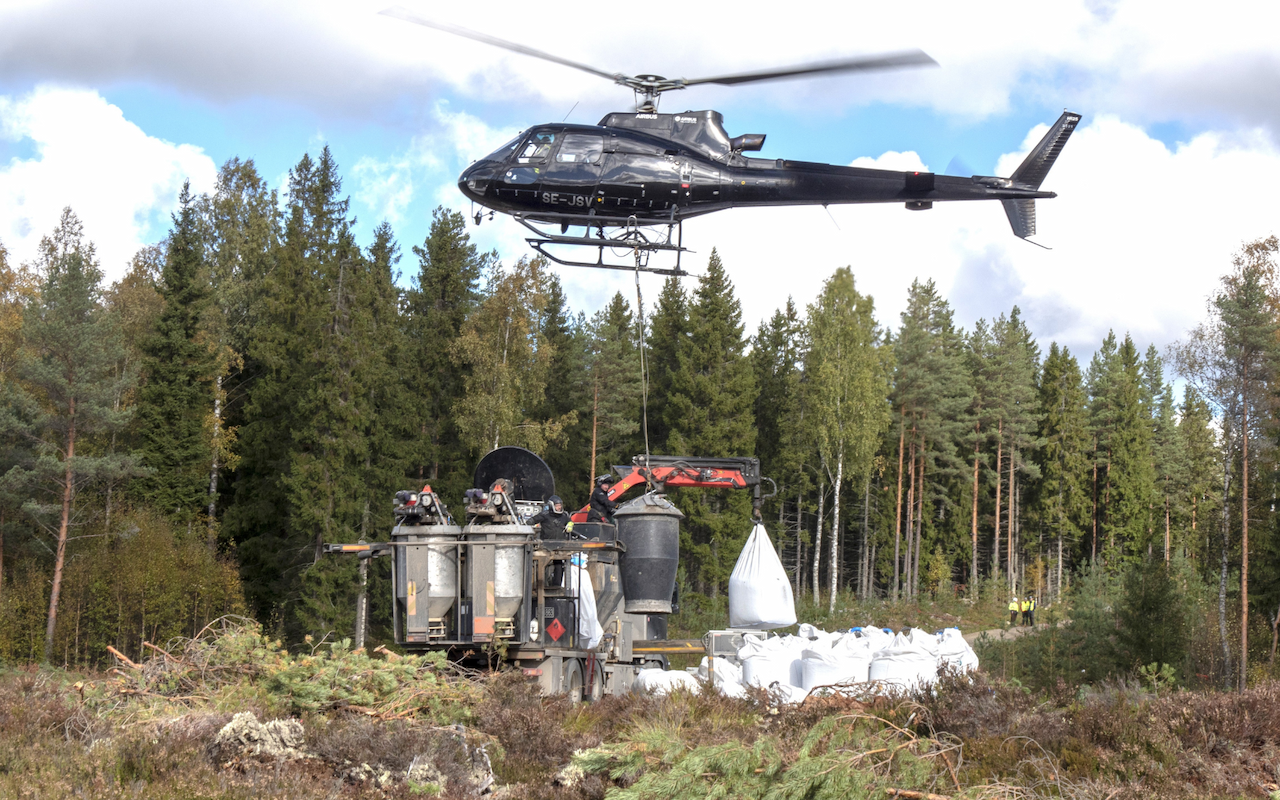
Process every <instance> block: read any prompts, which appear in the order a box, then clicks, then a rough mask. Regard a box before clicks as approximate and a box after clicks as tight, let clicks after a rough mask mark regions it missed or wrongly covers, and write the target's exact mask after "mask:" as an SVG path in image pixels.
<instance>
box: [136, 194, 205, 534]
mask: <svg viewBox="0 0 1280 800" xmlns="http://www.w3.org/2000/svg"><path fill="white" fill-rule="evenodd" d="M179 203H180V206H179V210H178V213H177V214H176V215H174V217H173V230H172V231H171V232H170V234H169V245H168V248H167V253H166V257H165V262H164V271H163V272H162V274H161V281H160V295H161V297H162V298H163V301H164V306H163V310H162V311H161V313H160V318H159V319H158V320H157V321H156V325H155V329H154V331H152V332H151V334H150V335H149V336H148V337H147V338H146V339H145V340H144V342H143V345H142V352H143V363H142V369H143V373H144V375H145V376H146V378H145V382H144V383H143V384H142V386H141V388H140V389H139V390H138V407H137V413H136V416H135V419H136V429H137V431H138V436H139V448H138V458H139V461H140V462H141V463H142V465H143V466H144V467H146V468H147V470H148V474H147V475H146V476H145V477H144V478H142V479H141V480H139V481H137V482H135V484H134V488H135V491H136V492H137V493H138V495H139V496H140V497H141V498H142V499H143V500H145V501H146V502H147V503H148V504H150V505H152V506H154V507H155V508H156V509H158V510H159V511H160V512H161V513H164V514H167V515H169V516H170V517H171V518H172V519H173V520H174V521H176V522H179V523H188V522H190V521H192V520H193V519H195V518H196V517H198V516H199V515H200V513H201V512H202V511H203V510H204V507H205V504H206V501H207V496H208V481H209V472H208V470H209V459H210V458H211V456H212V453H211V452H210V441H209V436H208V435H207V434H206V432H205V428H206V424H207V423H208V418H209V415H210V414H211V413H212V412H213V391H212V386H213V380H214V376H215V371H216V362H215V360H214V352H213V350H212V349H211V348H210V346H209V345H210V342H209V340H208V338H207V336H206V335H205V333H206V332H205V322H206V321H207V314H208V311H207V308H208V304H209V287H208V282H207V278H206V266H205V263H204V243H203V242H202V241H201V239H200V235H199V230H198V226H197V219H196V208H195V205H194V201H193V199H192V197H191V191H190V186H189V185H184V186H183V188H182V195H181V197H180V199H179Z"/></svg>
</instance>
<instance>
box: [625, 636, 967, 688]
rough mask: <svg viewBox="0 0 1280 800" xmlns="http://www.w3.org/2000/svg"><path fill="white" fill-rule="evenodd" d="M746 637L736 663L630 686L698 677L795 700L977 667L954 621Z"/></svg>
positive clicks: (929, 679) (904, 684)
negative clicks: (950, 624) (943, 625)
mask: <svg viewBox="0 0 1280 800" xmlns="http://www.w3.org/2000/svg"><path fill="white" fill-rule="evenodd" d="M745 640H746V643H745V644H744V645H743V646H742V648H741V649H739V650H738V658H737V661H738V663H737V664H735V663H733V661H732V660H730V659H725V658H717V659H715V660H714V662H711V661H710V660H709V659H706V658H704V659H702V666H700V667H698V669H697V670H696V671H690V672H679V671H665V672H664V671H663V670H657V669H653V670H644V671H642V672H641V673H640V674H639V676H638V677H637V678H636V681H635V683H634V684H633V689H634V690H635V691H645V692H649V693H652V694H667V693H669V692H671V691H674V690H676V689H688V690H696V688H697V686H698V681H702V682H710V683H711V684H712V685H713V686H715V688H716V689H717V690H719V691H720V692H721V693H722V694H725V695H727V696H730V697H739V696H742V695H743V694H744V693H745V687H747V686H756V687H760V688H763V689H768V690H769V691H770V692H772V693H773V695H774V696H775V697H776V698H777V699H778V700H779V701H780V702H784V703H785V702H799V701H800V700H803V699H804V698H805V697H807V696H808V695H809V693H810V692H814V691H818V692H838V691H842V690H854V691H859V692H862V691H870V692H876V691H887V690H890V689H900V690H906V691H910V690H913V689H917V688H923V687H927V686H930V685H932V684H933V683H934V682H935V681H936V680H937V679H938V671H939V670H940V669H941V668H943V667H946V668H949V669H953V670H959V671H961V672H964V671H968V670H974V669H977V668H978V655H977V654H976V653H975V652H974V651H973V648H972V647H970V646H969V643H968V642H966V641H965V640H964V637H963V636H962V635H961V633H960V629H959V628H947V629H946V630H944V631H941V632H939V633H937V634H931V633H926V632H925V631H923V630H921V629H919V628H913V629H910V630H906V631H903V632H901V633H897V634H893V633H891V632H888V631H885V630H881V629H880V628H873V627H863V628H853V629H851V630H849V631H847V632H838V631H837V632H832V633H828V632H827V631H823V630H819V629H818V628H816V627H814V626H812V625H807V624H806V625H801V626H800V633H799V635H791V634H787V635H784V636H768V635H767V634H764V633H760V634H755V633H748V634H746V636H745ZM695 676H696V680H695Z"/></svg>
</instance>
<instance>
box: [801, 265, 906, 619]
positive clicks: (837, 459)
mask: <svg viewBox="0 0 1280 800" xmlns="http://www.w3.org/2000/svg"><path fill="white" fill-rule="evenodd" d="M808 325H809V341H810V347H809V352H808V357H809V362H808V363H807V364H806V372H807V373H808V374H809V381H810V386H809V392H810V395H811V398H812V404H811V407H812V411H813V414H814V417H815V422H816V428H817V434H818V451H819V454H820V457H821V459H822V464H823V468H824V470H825V471H826V473H827V475H828V477H829V478H830V480H831V483H832V496H833V499H832V506H833V515H832V526H831V539H830V542H829V547H830V563H829V564H828V571H829V581H828V588H829V591H830V595H829V596H828V598H827V609H828V612H829V613H833V612H834V611H835V603H836V594H837V592H838V590H839V586H838V584H837V580H838V577H837V576H838V574H839V563H840V489H841V487H842V486H843V485H844V480H845V474H846V472H847V473H848V474H849V475H850V477H852V478H853V479H854V480H855V481H859V482H860V481H862V480H863V479H865V478H866V476H867V474H868V473H869V471H870V469H871V463H872V459H873V458H874V457H875V453H876V449H877V447H878V446H879V444H880V437H881V434H882V433H883V432H884V430H885V428H886V427H887V426H888V424H889V404H888V396H889V376H890V373H891V369H892V367H891V358H892V356H891V353H890V351H889V349H888V348H886V347H882V346H881V339H882V335H881V331H880V328H879V326H878V325H877V324H876V321H875V317H874V303H873V301H872V299H871V297H870V296H868V295H862V294H859V293H858V291H857V289H856V288H855V285H854V278H853V272H852V270H850V269H849V268H848V267H842V268H841V269H839V270H836V273H835V274H834V275H832V276H831V277H830V278H828V279H827V282H826V284H824V285H823V288H822V293H821V294H820V295H819V296H818V300H817V302H815V303H814V304H813V305H811V306H810V307H809V313H808ZM833 470H834V471H833Z"/></svg>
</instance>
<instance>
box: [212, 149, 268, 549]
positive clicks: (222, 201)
mask: <svg viewBox="0 0 1280 800" xmlns="http://www.w3.org/2000/svg"><path fill="white" fill-rule="evenodd" d="M200 208H201V222H202V226H201V238H202V239H203V240H204V241H205V245H206V263H207V266H208V269H209V272H208V277H207V280H208V281H209V286H210V292H211V298H210V300H211V302H210V303H209V319H208V321H207V322H206V324H205V328H206V330H207V331H208V336H209V339H210V346H211V347H213V348H214V355H215V358H216V359H217V371H216V373H215V375H214V380H213V386H212V387H211V391H210V395H211V398H210V400H211V404H212V407H213V411H212V413H211V415H210V424H209V429H208V435H209V450H210V460H209V464H208V476H209V489H208V495H207V500H206V502H207V507H206V511H205V513H206V516H207V518H208V529H207V534H208V544H209V547H210V549H216V547H217V541H218V531H219V526H218V519H219V515H220V513H221V511H222V509H220V508H219V505H218V500H219V497H220V496H221V493H222V492H223V491H225V489H224V488H223V487H224V486H226V485H231V486H232V487H234V484H230V483H227V484H224V482H223V481H224V473H227V477H232V475H233V471H234V470H235V468H236V466H237V464H238V463H239V459H240V453H239V447H238V428H239V426H240V425H241V424H243V423H244V422H245V418H244V411H245V404H246V401H247V400H248V396H249V390H250V388H251V386H252V384H253V381H254V380H255V379H256V378H258V377H259V376H261V374H262V373H263V371H264V370H263V367H262V365H261V364H260V363H259V362H257V361H256V360H255V359H254V357H253V355H252V354H251V353H250V341H251V340H252V338H253V336H254V333H255V332H256V331H257V328H258V326H259V325H260V324H262V323H264V322H265V317H264V314H265V307H264V303H263V295H264V292H263V284H264V282H265V280H266V279H267V276H268V275H270V274H271V273H272V272H273V269H272V266H273V264H274V263H275V258H276V256H277V254H278V239H279V235H280V230H279V228H280V212H279V209H278V204H277V198H276V192H275V191H274V190H273V189H271V188H270V187H269V186H268V185H267V182H266V181H265V180H263V179H262V177H261V176H260V175H258V172H257V169H256V168H255V166H254V163H253V161H251V160H250V161H241V160H240V159H238V158H233V159H230V160H228V161H227V162H226V163H225V164H223V166H222V168H221V169H220V170H219V172H218V181H217V186H216V188H215V190H214V193H213V194H212V195H209V196H205V197H202V198H201V200H200Z"/></svg>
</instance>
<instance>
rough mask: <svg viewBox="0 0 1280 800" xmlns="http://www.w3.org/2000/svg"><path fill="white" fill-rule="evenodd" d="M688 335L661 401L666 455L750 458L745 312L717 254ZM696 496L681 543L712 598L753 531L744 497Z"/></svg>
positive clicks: (751, 399)
mask: <svg viewBox="0 0 1280 800" xmlns="http://www.w3.org/2000/svg"><path fill="white" fill-rule="evenodd" d="M663 294H664V297H665V296H666V294H667V293H666V292H664V293H663ZM660 311H661V306H660ZM657 317H658V315H657V314H655V320H654V321H655V326H656V324H657V322H658V319H657ZM671 321H673V322H674V319H671ZM665 322H666V320H664V324H665ZM688 331H689V337H688V340H687V344H686V345H685V346H684V347H678V348H677V353H676V367H675V369H674V370H673V371H672V374H671V390H670V394H669V395H668V396H667V398H666V402H665V409H664V416H665V421H666V424H667V426H668V428H669V430H670V438H669V440H668V442H667V448H668V450H669V451H671V452H672V453H673V454H675V455H690V456H742V455H749V454H751V453H753V452H754V451H755V445H756V431H755V426H754V422H755V418H754V415H753V414H752V406H753V405H754V403H755V395H756V387H755V378H754V376H753V375H752V373H751V362H750V361H749V360H748V359H747V357H746V356H745V355H744V351H745V350H746V344H747V343H746V341H745V340H744V338H743V327H742V307H741V305H740V304H739V302H738V300H737V298H736V297H735V296H734V290H733V283H732V282H731V281H730V280H729V277H728V275H727V274H726V273H725V269H724V265H723V264H722V263H721V262H720V256H719V255H718V254H717V253H716V251H715V250H712V251H711V258H710V260H709V262H708V264H707V271H706V273H704V274H703V275H702V277H700V278H699V280H698V288H697V289H696V290H695V291H694V294H693V302H692V303H691V304H690V307H689V322H688ZM655 338H657V337H656V331H655ZM669 341H670V339H667V340H666V342H669ZM676 341H678V340H676ZM666 342H664V347H665V346H667V344H666ZM656 349H657V348H656V345H655V350H656ZM695 496H696V498H697V499H696V501H694V502H689V503H687V504H685V505H682V506H681V508H682V509H684V510H685V512H686V514H688V523H687V524H686V525H685V526H684V530H683V531H682V532H681V537H682V544H683V545H687V548H686V552H688V553H691V554H692V555H693V559H692V560H693V565H694V567H695V568H696V569H697V571H698V572H697V574H698V575H699V577H700V580H701V581H702V582H703V584H704V585H705V586H707V587H708V588H709V589H710V591H711V592H712V593H713V594H714V593H716V592H718V591H719V587H720V586H721V584H722V583H723V582H724V581H725V579H727V578H728V575H729V571H730V570H731V569H732V565H733V563H734V561H735V560H736V559H737V556H738V553H739V552H740V550H741V546H742V544H743V543H744V542H745V540H746V536H747V533H748V531H749V529H750V523H749V511H748V509H749V504H748V498H747V497H746V495H745V494H744V493H742V492H732V493H729V494H728V495H726V494H725V493H722V492H717V493H715V494H714V495H712V494H710V493H705V492H699V493H697V494H696V495H695Z"/></svg>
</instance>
